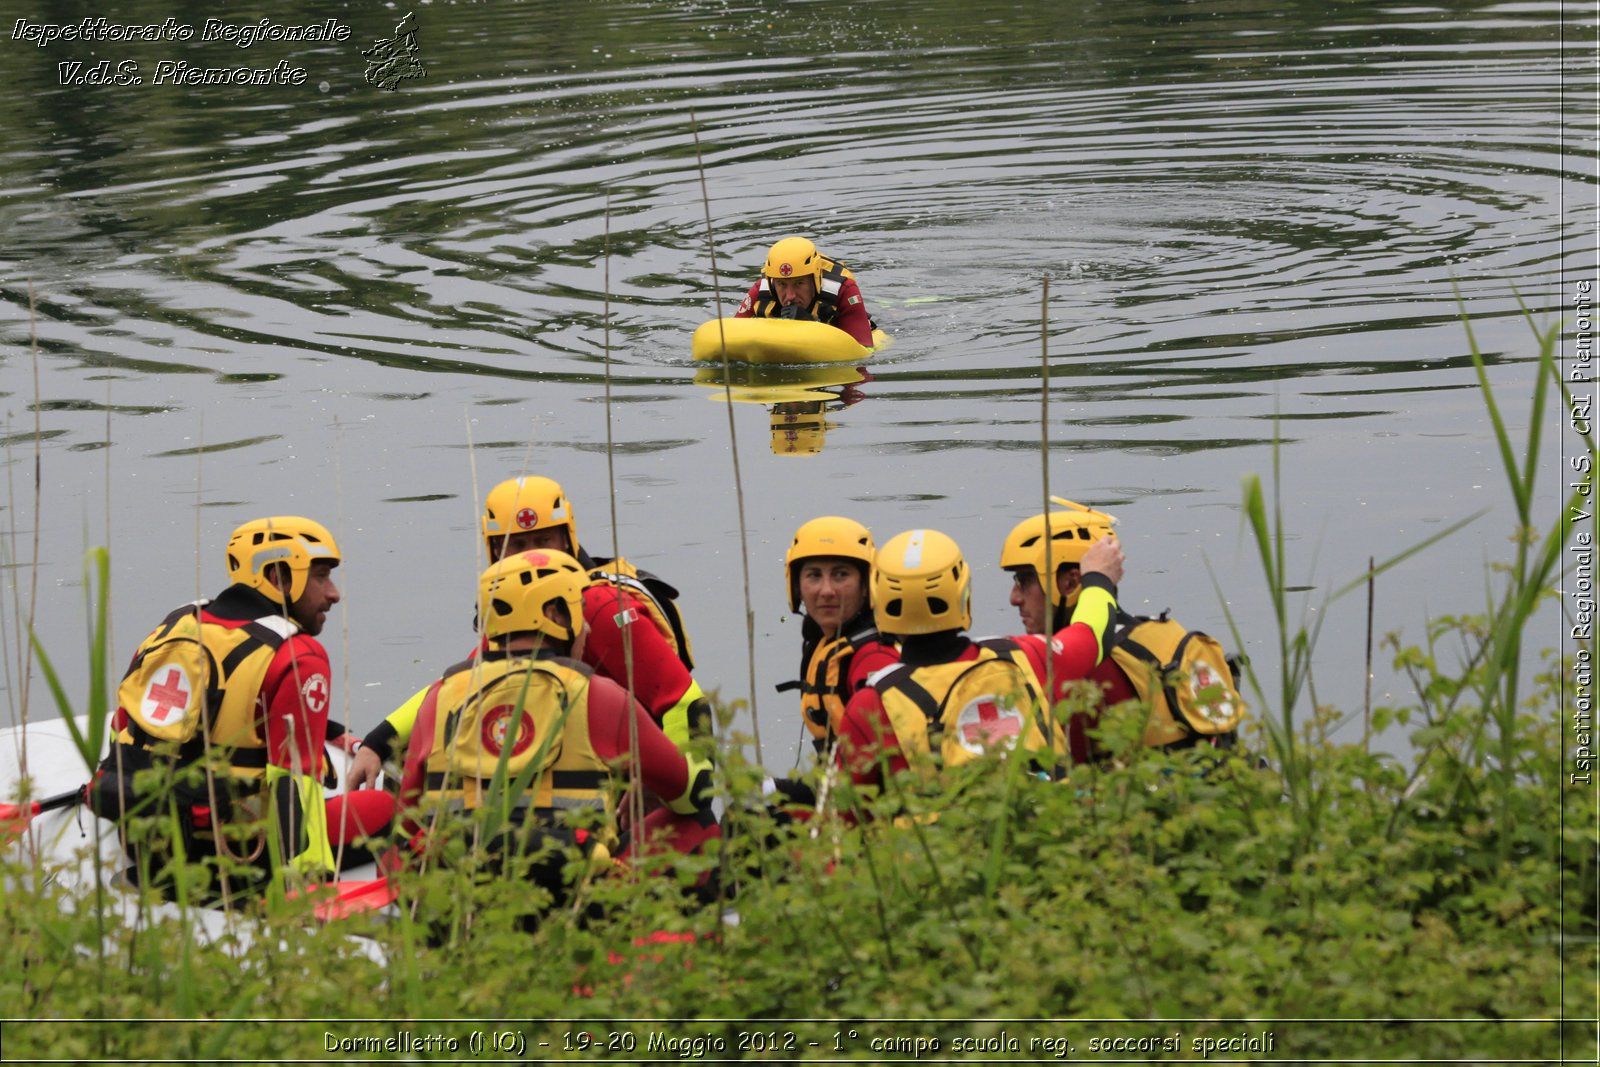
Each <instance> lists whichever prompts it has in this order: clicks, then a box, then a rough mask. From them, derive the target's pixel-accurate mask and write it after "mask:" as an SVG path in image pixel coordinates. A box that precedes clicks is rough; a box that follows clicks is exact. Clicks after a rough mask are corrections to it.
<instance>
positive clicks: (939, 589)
mask: <svg viewBox="0 0 1600 1067" xmlns="http://www.w3.org/2000/svg"><path fill="white" fill-rule="evenodd" d="M872 610H873V614H874V616H875V617H876V618H877V620H878V629H879V630H881V631H883V632H884V633H887V634H934V633H939V632H941V631H943V630H965V629H967V628H968V627H969V626H971V625H972V573H971V571H970V570H969V569H968V568H967V561H966V560H965V559H964V558H962V555H961V546H960V545H958V544H956V543H955V541H954V540H953V539H952V538H950V537H949V536H947V535H946V534H942V533H940V532H939V531H938V530H907V531H906V532H905V533H902V534H896V535H895V536H894V537H893V538H891V539H890V540H889V541H888V542H887V543H885V544H884V546H883V547H882V548H880V549H878V552H877V555H876V556H875V557H874V558H873V563H872Z"/></svg>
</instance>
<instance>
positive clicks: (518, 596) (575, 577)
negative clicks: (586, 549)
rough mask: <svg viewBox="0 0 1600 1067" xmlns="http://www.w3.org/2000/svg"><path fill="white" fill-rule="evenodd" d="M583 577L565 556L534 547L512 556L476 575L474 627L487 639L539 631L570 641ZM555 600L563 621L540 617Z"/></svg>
mask: <svg viewBox="0 0 1600 1067" xmlns="http://www.w3.org/2000/svg"><path fill="white" fill-rule="evenodd" d="M588 586H589V575H588V573H587V572H585V571H584V569H583V567H581V566H580V565H579V564H578V561H577V560H575V559H573V558H572V557H571V556H569V555H567V554H566V553H565V552H557V551H555V550H554V549H545V548H535V549H531V550H529V551H527V552H517V553H514V554H512V555H509V556H507V557H505V558H504V559H502V560H500V561H499V562H498V563H493V564H490V566H489V569H488V570H486V571H484V572H483V573H482V574H481V575H479V576H478V629H479V631H480V632H481V633H482V634H483V636H484V637H486V638H488V639H489V640H491V641H493V640H496V639H499V638H505V637H509V636H511V635H512V634H519V633H541V634H544V635H546V636H547V637H553V638H555V639H556V640H558V641H576V640H577V639H578V635H579V634H580V633H582V632H583V591H584V590H585V589H586V588H588ZM554 601H560V602H561V603H563V604H565V605H566V608H567V622H566V623H565V624H564V625H563V624H562V623H561V622H559V621H557V620H555V619H552V618H551V617H550V616H549V615H547V614H545V606H546V605H547V604H550V603H552V602H554Z"/></svg>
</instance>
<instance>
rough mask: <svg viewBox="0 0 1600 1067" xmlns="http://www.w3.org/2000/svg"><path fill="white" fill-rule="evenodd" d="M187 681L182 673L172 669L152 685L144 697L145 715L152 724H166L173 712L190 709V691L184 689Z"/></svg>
mask: <svg viewBox="0 0 1600 1067" xmlns="http://www.w3.org/2000/svg"><path fill="white" fill-rule="evenodd" d="M187 681H188V679H187V678H185V677H184V676H183V672H182V671H180V670H179V669H178V668H176V667H171V668H168V670H167V676H166V677H165V678H163V679H162V680H161V681H159V682H151V683H150V689H149V691H148V692H146V693H145V695H144V702H145V709H146V710H145V715H146V716H147V717H148V718H149V719H150V721H151V722H159V723H164V722H166V721H167V720H168V719H169V718H171V717H172V713H173V712H175V711H179V712H181V711H183V710H185V709H187V708H188V706H189V691H188V690H186V689H184V684H185V683H186V682H187Z"/></svg>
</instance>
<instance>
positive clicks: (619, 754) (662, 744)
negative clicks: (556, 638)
mask: <svg viewBox="0 0 1600 1067" xmlns="http://www.w3.org/2000/svg"><path fill="white" fill-rule="evenodd" d="M588 703H589V744H591V745H593V746H594V751H595V754H596V755H597V756H599V757H600V758H601V759H603V760H618V759H624V758H626V757H627V755H628V722H629V719H630V718H631V719H632V721H633V723H634V728H635V729H636V730H637V731H638V734H639V773H640V777H642V778H643V780H644V786H645V788H646V789H648V790H650V791H651V792H652V793H654V794H655V795H656V796H658V797H660V798H662V799H663V800H676V799H677V798H678V797H681V796H683V794H684V791H685V790H687V789H688V788H689V764H688V763H687V762H686V761H685V760H684V758H683V753H682V752H679V751H678V746H677V745H674V744H673V743H672V742H671V741H669V740H667V735H666V734H664V733H662V732H661V727H659V726H657V725H656V724H655V720H654V719H652V718H650V715H649V714H648V713H647V712H646V711H645V710H644V708H643V707H642V706H640V704H639V702H638V701H637V700H630V699H629V698H628V694H626V693H624V692H623V691H622V689H621V688H620V687H619V686H618V685H617V684H616V683H615V682H612V681H611V680H610V679H609V678H599V677H596V678H591V679H589V701H588ZM630 712H631V715H630Z"/></svg>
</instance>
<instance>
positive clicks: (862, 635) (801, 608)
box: [778, 515, 899, 754]
mask: <svg viewBox="0 0 1600 1067" xmlns="http://www.w3.org/2000/svg"><path fill="white" fill-rule="evenodd" d="M871 566H872V534H871V533H869V532H868V531H867V528H866V527H865V526H863V525H861V524H860V523H859V522H856V521H855V520H854V519H846V518H841V517H840V516H837V515H824V516H821V517H820V518H815V519H812V520H811V521H810V522H807V523H804V524H802V525H801V527H800V528H799V529H798V530H796V531H795V534H794V540H793V541H791V542H790V544H789V551H788V553H787V555H786V556H785V558H784V565H783V569H784V576H785V579H786V580H787V583H788V586H789V610H790V611H793V612H796V613H797V614H800V615H802V617H803V618H802V621H801V623H800V681H797V682H785V683H784V684H783V685H781V686H779V687H778V689H779V691H780V692H782V691H785V690H789V689H799V690H800V715H801V721H802V722H804V723H805V727H806V729H807V730H808V731H810V733H811V744H812V745H813V746H814V747H815V748H816V750H817V752H818V754H821V753H822V752H824V751H825V750H826V749H827V748H828V747H829V746H830V745H831V744H832V743H833V740H834V735H835V734H836V732H837V730H838V726H839V720H840V718H841V717H842V716H843V715H844V707H845V705H846V704H848V703H849V702H850V697H851V695H852V694H854V693H855V691H856V690H857V689H859V688H860V687H861V686H862V685H864V684H866V679H867V677H868V676H869V675H871V674H872V673H873V672H874V671H877V670H881V669H882V668H884V667H887V666H889V665H891V664H893V663H894V662H895V660H896V659H897V658H898V655H899V654H898V652H897V651H896V648H895V643H894V639H893V638H889V637H884V636H882V635H880V634H879V633H878V627H877V623H876V622H875V620H874V619H873V615H872V599H871V597H870V596H869V594H868V587H867V579H868V574H869V570H870V568H871Z"/></svg>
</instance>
